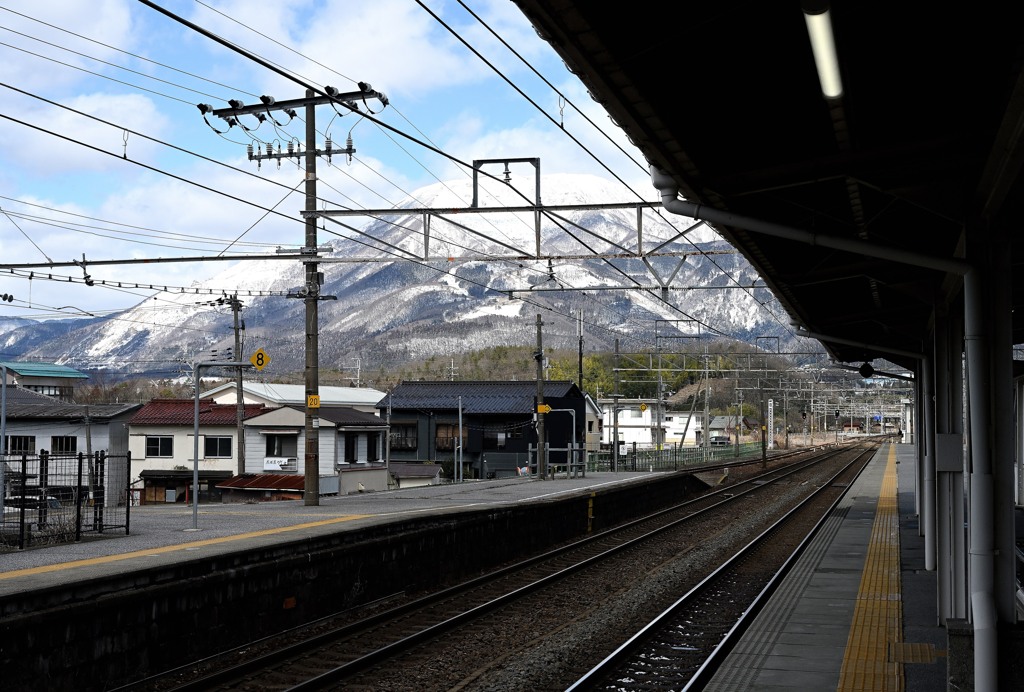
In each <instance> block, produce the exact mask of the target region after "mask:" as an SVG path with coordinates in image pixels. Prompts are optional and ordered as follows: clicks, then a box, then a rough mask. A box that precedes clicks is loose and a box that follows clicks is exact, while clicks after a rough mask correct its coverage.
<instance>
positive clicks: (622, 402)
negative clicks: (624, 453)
mask: <svg viewBox="0 0 1024 692" xmlns="http://www.w3.org/2000/svg"><path fill="white" fill-rule="evenodd" d="M597 403H598V405H599V406H600V407H601V410H602V417H603V419H604V420H603V424H604V425H603V428H604V431H603V432H604V434H603V435H602V437H601V442H602V443H603V444H605V445H610V444H611V443H612V437H613V436H614V434H615V428H616V418H615V409H616V408H618V411H619V416H618V421H617V423H618V425H617V427H618V433H619V444H625V445H633V444H634V443H635V444H636V445H637V446H638V447H654V446H655V445H656V444H657V441H660V440H664V439H665V422H664V420H663V419H661V420H659V417H658V415H659V411H658V405H659V402H658V400H657V399H617V400H615V399H598V402H597Z"/></svg>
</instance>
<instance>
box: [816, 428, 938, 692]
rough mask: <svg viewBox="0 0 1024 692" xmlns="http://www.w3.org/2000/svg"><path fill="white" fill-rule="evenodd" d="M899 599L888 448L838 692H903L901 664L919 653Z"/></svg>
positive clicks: (891, 459) (893, 469) (893, 470)
mask: <svg viewBox="0 0 1024 692" xmlns="http://www.w3.org/2000/svg"><path fill="white" fill-rule="evenodd" d="M901 598H902V596H901V589H900V522H899V509H898V506H897V484H896V451H895V448H894V447H892V446H890V447H889V459H888V462H887V463H886V467H885V475H884V476H883V478H882V489H881V491H880V492H879V494H878V509H877V510H876V512H875V523H874V526H873V527H872V529H871V539H870V541H869V543H868V552H867V559H866V561H865V563H864V572H863V574H862V575H861V580H860V590H859V591H858V593H857V603H856V606H855V607H854V611H853V623H852V624H851V626H850V637H849V639H847V642H846V654H845V655H844V657H843V667H842V670H841V672H840V674H839V686H838V687H837V688H836V689H837V690H839V691H840V692H859V691H862V690H863V691H867V690H871V691H873V692H874V691H881V690H888V691H893V692H902V690H903V689H904V678H903V663H906V662H911V660H910V658H917V654H918V653H920V652H918V651H917V650H916V649H915V647H913V646H912V645H911V646H909V647H908V646H907V645H905V644H904V643H903V603H902V600H901ZM929 651H930V649H929ZM908 655H909V656H910V658H908ZM929 655H930V654H929Z"/></svg>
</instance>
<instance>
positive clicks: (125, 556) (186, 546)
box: [0, 514, 373, 579]
mask: <svg viewBox="0 0 1024 692" xmlns="http://www.w3.org/2000/svg"><path fill="white" fill-rule="evenodd" d="M371 516H373V515H372V514H349V515H347V516H344V517H335V518H333V519H324V520H322V521H310V522H306V523H304V524H295V525H293V526H282V527H279V528H276V529H264V530H262V531H249V532H248V533H237V534H233V535H231V536H220V537H219V538H207V539H205V540H201V541H190V542H188V543H176V544H174V545H167V546H163V547H161V548H149V549H147V550H136V551H133V552H130V553H119V554H117V555H104V556H102V557H90V558H86V559H83V560H74V561H71V562H62V563H59V564H56V565H43V566H40V567H27V568H25V569H18V570H12V571H10V572H0V579H12V578H14V577H25V576H31V575H33V574H45V573H47V572H58V571H61V570H65V569H73V568H76V567H89V566H91V565H103V564H107V563H110V562H118V561H120V560H130V559H132V558H136V557H149V556H153V555H163V554H164V553H170V552H174V551H178V550H194V549H196V548H202V547H205V546H209V545H218V544H221V543H230V542H231V541H239V540H244V539H246V538H259V537H261V536H273V535H275V534H281V533H287V532H289V531H301V530H302V529H312V528H316V527H318V526H329V525H331V524H340V523H342V522H346V521H354V520H356V519H365V518H367V517H371Z"/></svg>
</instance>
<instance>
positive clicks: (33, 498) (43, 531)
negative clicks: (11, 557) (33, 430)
mask: <svg viewBox="0 0 1024 692" xmlns="http://www.w3.org/2000/svg"><path fill="white" fill-rule="evenodd" d="M130 468H131V456H130V455H129V454H124V455H114V456H108V455H107V454H105V453H104V452H98V453H94V454H91V455H86V454H82V453H79V454H77V455H74V454H69V455H57V454H49V453H48V452H45V451H42V452H40V453H39V454H37V455H32V456H29V455H27V454H22V455H21V456H20V457H16V456H13V455H8V456H6V457H0V509H2V513H3V519H2V522H0V547H8V548H10V547H17V548H18V549H19V550H20V549H24V548H25V547H26V546H31V545H43V544H58V543H72V542H77V541H80V540H81V539H82V534H83V533H106V532H109V531H112V530H116V529H124V532H125V534H128V532H129V504H130V503H129V501H128V499H129V498H128V478H129V470H130Z"/></svg>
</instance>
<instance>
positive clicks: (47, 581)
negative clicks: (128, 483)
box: [0, 471, 652, 597]
mask: <svg viewBox="0 0 1024 692" xmlns="http://www.w3.org/2000/svg"><path fill="white" fill-rule="evenodd" d="M651 475H652V474H651V473H642V472H622V471H620V472H614V473H613V472H591V473H588V474H587V475H586V476H585V477H576V478H566V477H564V476H562V477H556V478H554V479H547V480H537V479H535V478H529V477H524V478H518V477H517V478H506V479H501V480H487V481H471V482H467V483H461V484H445V485H432V486H424V487H418V488H408V489H399V490H393V491H388V492H378V493H364V494H353V495H346V496H341V497H330V496H325V497H323V498H321V501H320V504H319V505H318V506H312V507H308V506H306V505H305V504H303V503H302V502H301V501H281V502H262V503H255V504H220V503H211V504H200V505H199V507H198V511H197V512H196V511H194V510H193V507H192V506H191V505H182V504H171V505H143V506H139V507H132V508H131V512H130V522H129V532H128V534H127V535H126V534H125V532H124V531H123V530H119V531H115V532H111V534H109V535H108V536H95V535H88V536H87V537H84V538H83V540H82V541H81V542H79V543H72V544H60V545H54V546H39V547H32V548H28V549H25V550H22V551H16V552H2V553H0V597H3V596H8V595H11V594H17V593H19V592H26V591H32V590H40V589H46V588H49V587H53V586H66V585H67V584H68V583H69V582H75V581H85V580H94V579H102V578H104V577H107V576H113V575H124V574H125V573H126V572H130V571H132V570H151V569H152V568H154V567H159V566H161V565H167V564H173V563H177V562H180V561H185V560H196V559H201V558H204V557H211V556H215V555H218V554H225V553H231V552H236V551H244V550H251V549H253V548H258V547H267V546H273V545H275V544H277V543H282V542H285V541H292V540H295V539H300V538H308V537H314V536H318V535H324V534H329V533H336V532H338V531H346V530H351V531H354V530H359V529H363V528H365V527H368V526H372V525H377V524H383V523H386V522H392V521H400V520H403V519H407V518H409V517H411V516H415V515H417V514H428V513H429V514H443V513H454V512H460V511H466V510H474V509H480V508H481V507H486V506H500V505H508V504H517V503H526V502H535V501H539V500H545V499H556V498H558V497H562V496H568V495H570V494H578V493H580V492H583V491H592V492H596V491H599V490H601V489H606V488H608V487H610V486H616V485H622V484H629V483H632V482H637V481H640V480H643V479H649V478H650V477H651Z"/></svg>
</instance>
